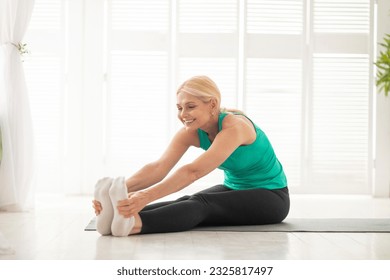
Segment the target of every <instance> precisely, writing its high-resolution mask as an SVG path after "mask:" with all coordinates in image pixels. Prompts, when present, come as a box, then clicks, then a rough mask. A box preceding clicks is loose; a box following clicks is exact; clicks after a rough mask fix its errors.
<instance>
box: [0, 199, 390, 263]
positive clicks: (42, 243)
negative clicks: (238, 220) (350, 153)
mask: <svg viewBox="0 0 390 280" xmlns="http://www.w3.org/2000/svg"><path fill="white" fill-rule="evenodd" d="M291 201H292V203H291V211H290V214H289V217H290V218H303V217H307V218H316V217H318V218H390V199H373V198H370V197H367V196H314V195H292V197H291ZM92 217H93V210H92V206H91V197H90V196H67V197H64V196H38V198H37V203H36V208H35V210H34V211H33V212H26V213H7V212H0V232H1V233H2V235H3V237H4V238H5V239H6V240H7V241H8V243H9V245H10V246H11V247H12V251H9V252H8V254H4V253H6V252H4V251H3V253H2V252H1V251H0V259H8V260H15V259H26V260H30V259H38V260H49V259H54V260H68V259H70V260H93V259H115V260H121V259H139V260H148V259H154V260H156V259H177V260H191V259H193V260H201V259H219V260H226V259H247V260H248V259H264V260H266V259H268V260H285V259H294V260H312V259H313V260H328V259H329V260H346V259H348V260H360V259H363V260H381V259H385V260H390V233H298V232H294V233H283V232H277V233H272V232H262V233H259V232H246V233H243V232H202V231H188V232H180V233H169V234H150V235H138V236H130V237H125V238H116V237H110V236H99V234H98V233H97V232H85V231H84V227H85V226H86V225H87V224H88V222H89V221H90V219H91V218H92Z"/></svg>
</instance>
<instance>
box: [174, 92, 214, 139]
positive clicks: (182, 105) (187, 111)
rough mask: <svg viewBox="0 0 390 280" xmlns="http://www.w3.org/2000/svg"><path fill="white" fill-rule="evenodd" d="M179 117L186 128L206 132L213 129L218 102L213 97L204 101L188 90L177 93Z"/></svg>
mask: <svg viewBox="0 0 390 280" xmlns="http://www.w3.org/2000/svg"><path fill="white" fill-rule="evenodd" d="M176 105H177V110H178V118H179V120H180V121H181V122H182V123H183V124H184V126H185V128H186V129H188V130H189V129H191V130H195V129H198V128H200V129H202V130H204V131H206V132H208V131H211V130H213V128H214V127H215V122H217V123H218V116H217V118H215V115H216V114H215V111H216V102H215V100H214V99H211V100H210V101H208V102H204V101H202V100H201V99H199V98H198V97H195V96H193V95H191V94H189V93H186V92H180V93H179V94H178V95H177V104H176ZM216 120H217V121H216Z"/></svg>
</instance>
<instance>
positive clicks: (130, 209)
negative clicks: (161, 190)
mask: <svg viewBox="0 0 390 280" xmlns="http://www.w3.org/2000/svg"><path fill="white" fill-rule="evenodd" d="M148 203H149V198H148V195H147V193H146V192H145V191H137V192H132V193H129V195H128V199H124V200H120V201H118V205H117V207H118V211H119V214H121V215H123V216H124V217H125V218H130V217H131V216H134V215H135V214H137V213H138V212H140V211H141V210H142V209H143V208H144V207H145V206H146V205H147V204H148Z"/></svg>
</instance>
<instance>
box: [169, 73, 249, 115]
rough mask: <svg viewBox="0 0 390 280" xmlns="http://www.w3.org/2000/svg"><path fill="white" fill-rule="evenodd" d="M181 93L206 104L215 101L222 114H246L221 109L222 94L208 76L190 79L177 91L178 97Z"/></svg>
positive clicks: (234, 110)
mask: <svg viewBox="0 0 390 280" xmlns="http://www.w3.org/2000/svg"><path fill="white" fill-rule="evenodd" d="M181 92H184V93H188V94H191V95H192V96H195V97H197V98H199V99H200V100H202V101H203V102H204V103H208V102H210V101H211V100H212V99H215V101H216V102H217V108H218V109H219V111H220V112H226V113H239V114H244V113H243V112H242V111H240V110H236V109H226V108H222V109H221V92H220V91H219V88H218V86H217V84H216V83H215V82H214V81H213V80H212V79H210V78H209V77H207V76H194V77H191V78H189V79H188V80H186V81H185V82H184V83H182V84H181V86H180V87H179V88H178V89H177V92H176V95H179V94H180V93H181Z"/></svg>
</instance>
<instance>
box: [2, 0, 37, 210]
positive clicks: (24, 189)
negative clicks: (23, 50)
mask: <svg viewBox="0 0 390 280" xmlns="http://www.w3.org/2000/svg"><path fill="white" fill-rule="evenodd" d="M33 6H34V0H0V46H1V47H0V126H1V134H2V142H3V158H2V161H1V165H0V210H7V211H21V210H25V209H27V208H29V207H30V206H31V205H32V204H31V202H32V200H31V198H32V195H33V192H32V182H33V151H34V148H33V146H34V141H33V131H32V121H31V112H30V104H29V98H28V94H27V88H26V82H25V77H24V72H23V64H22V61H21V57H20V52H19V49H18V45H19V44H20V43H21V42H22V39H23V37H24V34H25V32H26V29H27V26H28V23H29V21H30V18H31V14H32V10H33Z"/></svg>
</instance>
